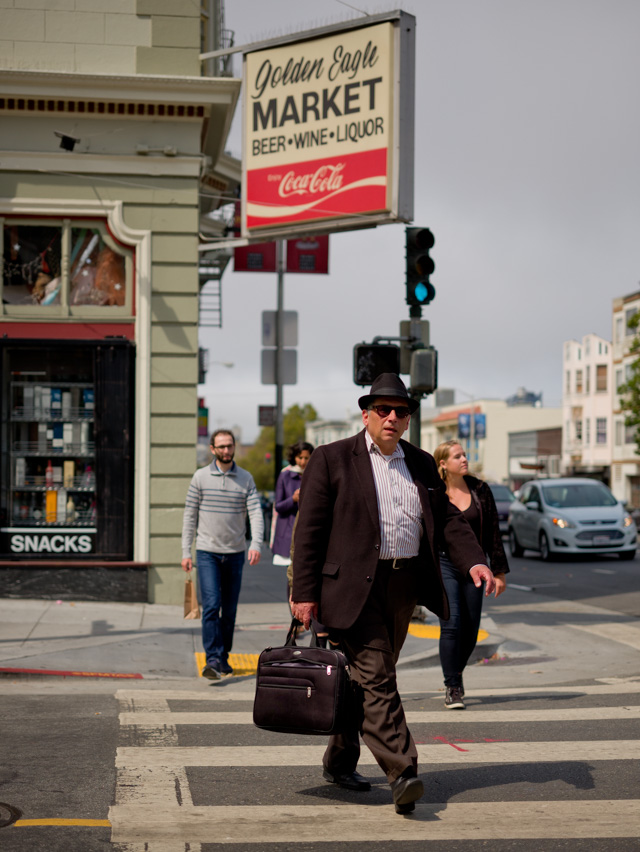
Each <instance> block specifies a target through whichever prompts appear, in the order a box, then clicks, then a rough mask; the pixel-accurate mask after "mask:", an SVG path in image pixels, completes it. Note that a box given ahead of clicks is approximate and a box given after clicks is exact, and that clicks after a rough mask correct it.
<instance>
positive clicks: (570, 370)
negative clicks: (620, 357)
mask: <svg viewBox="0 0 640 852" xmlns="http://www.w3.org/2000/svg"><path fill="white" fill-rule="evenodd" d="M611 354H612V349H611V343H610V342H609V341H608V340H605V339H604V338H602V337H598V335H597V334H587V335H585V336H584V337H583V338H582V340H580V341H577V340H567V341H566V342H565V344H564V356H563V387H562V427H563V434H562V471H563V474H564V475H565V476H593V477H595V478H597V479H602V480H603V481H604V482H606V483H607V484H608V483H609V479H610V472H611V471H610V469H611V448H612V444H613V437H612V429H611V423H612V381H611Z"/></svg>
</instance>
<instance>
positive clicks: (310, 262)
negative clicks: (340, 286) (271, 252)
mask: <svg viewBox="0 0 640 852" xmlns="http://www.w3.org/2000/svg"><path fill="white" fill-rule="evenodd" d="M287 272H303V273H312V272H315V273H316V274H320V275H326V274H327V273H328V272H329V235H328V234H320V235H318V236H315V237H298V238H297V239H291V240H287Z"/></svg>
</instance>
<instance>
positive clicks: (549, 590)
mask: <svg viewBox="0 0 640 852" xmlns="http://www.w3.org/2000/svg"><path fill="white" fill-rule="evenodd" d="M506 550H507V554H508V546H507V547H506ZM509 566H510V568H511V573H510V575H509V578H508V580H509V581H510V582H512V583H516V584H518V585H522V586H526V587H528V588H532V589H533V590H535V591H536V592H539V593H540V594H542V595H548V596H550V597H553V598H559V599H561V600H573V601H581V602H582V603H585V604H592V605H594V606H600V607H603V608H604V609H610V610H613V611H614V612H619V613H622V614H624V615H631V616H634V617H635V618H640V557H639V556H636V558H635V559H633V560H631V561H629V562H626V561H624V560H620V559H618V557H617V556H608V555H607V556H591V557H588V558H586V559H585V558H578V557H566V556H565V557H563V558H561V559H556V560H554V561H553V562H543V561H542V560H541V559H540V557H539V556H538V555H537V554H534V553H533V552H532V551H525V555H524V557H522V558H520V559H516V558H515V557H513V556H512V557H511V558H510V559H509Z"/></svg>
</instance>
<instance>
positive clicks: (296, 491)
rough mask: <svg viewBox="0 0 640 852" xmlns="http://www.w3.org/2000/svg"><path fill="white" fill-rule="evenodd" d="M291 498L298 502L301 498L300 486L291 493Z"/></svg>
mask: <svg viewBox="0 0 640 852" xmlns="http://www.w3.org/2000/svg"><path fill="white" fill-rule="evenodd" d="M291 499H292V500H293V502H294V503H297V502H298V500H299V499H300V489H299V488H296V490H295V491H294V492H293V494H292V495H291Z"/></svg>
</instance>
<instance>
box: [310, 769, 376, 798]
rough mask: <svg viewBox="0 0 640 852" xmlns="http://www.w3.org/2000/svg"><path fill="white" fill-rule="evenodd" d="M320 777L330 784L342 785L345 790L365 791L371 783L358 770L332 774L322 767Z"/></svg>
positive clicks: (369, 787)
mask: <svg viewBox="0 0 640 852" xmlns="http://www.w3.org/2000/svg"><path fill="white" fill-rule="evenodd" d="M322 777H323V778H324V779H325V780H326V781H330V782H331V783H332V784H337V785H338V787H344V789H345V790H357V791H358V792H359V793H366V792H367V791H368V790H370V789H371V784H369V782H368V781H367V779H366V778H363V777H362V775H360V773H359V772H346V773H345V774H344V775H334V774H333V772H329V770H328V769H323V770H322Z"/></svg>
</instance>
